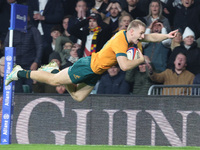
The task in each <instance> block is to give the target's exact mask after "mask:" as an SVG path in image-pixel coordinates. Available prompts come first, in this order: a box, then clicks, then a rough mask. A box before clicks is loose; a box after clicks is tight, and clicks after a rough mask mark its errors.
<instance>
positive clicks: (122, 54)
mask: <svg viewBox="0 0 200 150" xmlns="http://www.w3.org/2000/svg"><path fill="white" fill-rule="evenodd" d="M118 56H125V57H127V55H126V54H125V53H117V54H116V57H118Z"/></svg>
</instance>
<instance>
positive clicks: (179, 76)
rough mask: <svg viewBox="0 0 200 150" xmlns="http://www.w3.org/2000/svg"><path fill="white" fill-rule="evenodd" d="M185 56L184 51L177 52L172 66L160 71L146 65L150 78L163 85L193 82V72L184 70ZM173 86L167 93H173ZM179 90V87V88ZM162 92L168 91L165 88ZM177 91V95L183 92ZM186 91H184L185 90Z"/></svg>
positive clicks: (185, 64)
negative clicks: (156, 71) (157, 71)
mask: <svg viewBox="0 0 200 150" xmlns="http://www.w3.org/2000/svg"><path fill="white" fill-rule="evenodd" d="M186 66H187V58H186V55H185V54H184V53H181V52H180V53H178V54H177V55H176V58H175V61H174V68H172V69H166V70H165V71H163V72H161V73H155V72H154V71H153V70H152V68H151V66H150V65H148V68H149V70H150V72H149V73H150V78H151V80H153V81H154V82H158V83H163V84H164V85H190V84H193V80H194V77H195V76H194V74H193V73H191V72H190V71H188V70H186ZM175 90H176V89H175V88H173V89H170V92H169V95H174V94H175ZM179 90H180V89H179ZM164 92H168V91H167V90H166V91H164ZM182 92H183V91H181V93H179V92H178V93H177V94H179V95H182V94H185V93H182ZM185 92H186V91H185Z"/></svg>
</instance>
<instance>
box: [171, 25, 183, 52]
mask: <svg viewBox="0 0 200 150" xmlns="http://www.w3.org/2000/svg"><path fill="white" fill-rule="evenodd" d="M182 41H183V40H182V31H181V30H180V29H179V31H178V32H177V35H176V37H175V38H173V39H172V42H171V47H170V48H171V51H173V50H174V48H175V47H178V46H180V45H181V42H182Z"/></svg>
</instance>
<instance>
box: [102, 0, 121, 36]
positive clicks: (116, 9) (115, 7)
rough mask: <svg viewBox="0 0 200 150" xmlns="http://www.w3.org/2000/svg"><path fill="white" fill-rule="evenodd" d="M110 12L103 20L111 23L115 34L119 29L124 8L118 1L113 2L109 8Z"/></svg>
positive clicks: (110, 25)
mask: <svg viewBox="0 0 200 150" xmlns="http://www.w3.org/2000/svg"><path fill="white" fill-rule="evenodd" d="M106 10H107V11H108V12H109V14H110V15H109V16H108V17H106V18H105V19H104V20H103V21H104V22H105V23H106V24H108V25H109V27H110V28H111V31H112V35H114V34H115V33H116V32H117V31H118V30H119V23H118V22H119V17H120V15H121V11H122V8H121V6H120V4H119V2H118V1H114V2H111V3H110V4H109V5H108V7H107V9H106Z"/></svg>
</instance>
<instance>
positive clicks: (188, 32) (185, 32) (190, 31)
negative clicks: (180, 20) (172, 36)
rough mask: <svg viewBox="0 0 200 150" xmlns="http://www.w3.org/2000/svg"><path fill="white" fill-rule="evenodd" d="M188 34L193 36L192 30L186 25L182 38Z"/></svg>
mask: <svg viewBox="0 0 200 150" xmlns="http://www.w3.org/2000/svg"><path fill="white" fill-rule="evenodd" d="M188 36H193V37H194V38H195V34H194V32H193V31H192V30H191V29H190V28H189V27H186V28H185V30H184V32H183V40H184V39H185V38H186V37H188Z"/></svg>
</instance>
